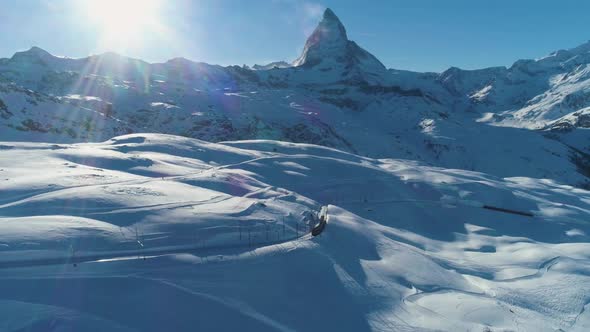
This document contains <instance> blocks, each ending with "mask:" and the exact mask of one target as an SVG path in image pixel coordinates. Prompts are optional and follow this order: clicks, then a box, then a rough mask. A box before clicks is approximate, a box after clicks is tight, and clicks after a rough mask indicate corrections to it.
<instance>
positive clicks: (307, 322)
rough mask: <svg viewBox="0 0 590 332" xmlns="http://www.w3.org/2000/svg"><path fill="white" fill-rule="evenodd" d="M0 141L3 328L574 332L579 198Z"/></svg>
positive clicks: (511, 181) (310, 163)
mask: <svg viewBox="0 0 590 332" xmlns="http://www.w3.org/2000/svg"><path fill="white" fill-rule="evenodd" d="M2 147H3V148H2V149H0V181H1V183H2V185H1V187H0V216H1V217H0V267H2V269H0V278H1V279H2V282H1V283H0V308H2V310H0V330H3V331H4V330H5V331H22V330H27V331H48V330H50V331H53V330H56V331H57V330H59V331H62V330H63V331H70V330H79V329H83V330H85V331H102V330H105V329H107V330H113V331H162V330H174V331H194V330H195V329H204V330H225V331H234V330H236V329H245V330H256V331H266V330H269V331H275V330H278V331H297V330H304V331H326V330H339V331H369V330H374V331H383V330H387V331H424V330H447V331H467V330H470V331H473V330H475V331H503V330H526V331H554V330H559V329H562V330H565V331H585V330H587V329H588V328H590V325H588V324H589V323H590V317H589V316H588V310H586V309H587V306H588V303H589V302H590V295H588V294H590V278H589V277H588V276H589V275H590V254H588V253H589V252H590V251H589V249H590V245H589V243H588V241H589V240H590V237H589V235H588V234H589V232H590V226H588V223H587V220H588V218H589V217H590V193H589V192H587V191H585V190H582V189H576V188H574V187H571V186H568V185H563V184H560V183H559V182H556V181H552V180H541V179H534V178H526V177H514V178H505V179H503V178H498V177H495V176H492V175H487V174H484V173H478V172H469V171H464V170H457V169H443V168H437V167H432V166H427V165H424V164H422V163H419V162H416V161H408V160H399V159H373V158H368V157H363V156H358V155H355V154H350V153H347V152H342V151H339V150H336V149H332V148H326V147H322V146H316V145H309V144H295V143H287V142H278V141H261V140H254V141H240V142H225V143H222V144H215V143H207V142H204V141H199V140H194V139H188V138H183V137H178V136H169V135H159V134H136V135H128V136H121V137H115V138H113V139H111V140H109V141H106V142H103V143H84V144H71V145H70V144H59V145H55V144H44V143H17V142H3V143H2ZM323 205H328V224H327V226H326V228H325V230H324V232H323V233H322V234H321V235H320V236H318V237H315V238H313V237H311V236H310V235H309V226H310V225H309V223H310V222H312V220H313V218H311V219H310V217H309V215H310V213H312V214H313V213H317V212H318V211H319V208H320V206H323ZM484 205H489V206H496V207H502V208H506V209H513V210H518V211H526V212H530V213H532V214H533V215H534V217H525V216H519V215H511V214H503V213H499V212H495V211H492V210H487V209H483V208H482V207H483V206H484ZM74 262H76V263H77V264H76V266H74V264H73V263H74Z"/></svg>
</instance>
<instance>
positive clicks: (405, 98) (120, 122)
mask: <svg viewBox="0 0 590 332" xmlns="http://www.w3.org/2000/svg"><path fill="white" fill-rule="evenodd" d="M433 56H434V55H433ZM589 128H590V42H589V43H586V44H584V45H581V46H579V47H577V48H574V49H570V50H561V51H557V52H554V53H552V54H550V55H548V56H546V57H544V58H541V59H538V60H519V61H517V62H516V63H514V64H513V65H512V66H511V67H510V68H505V67H494V68H486V69H481V70H462V69H459V68H450V69H448V70H446V71H444V72H443V73H416V72H410V71H403V70H394V69H387V68H386V67H385V66H384V65H383V64H382V63H381V62H380V61H379V60H378V59H377V58H376V57H375V56H373V55H372V54H370V53H369V52H367V51H366V50H364V49H363V48H361V47H360V46H359V45H357V44H356V43H355V42H353V41H351V40H349V39H348V37H347V33H346V29H345V27H344V25H343V24H342V23H341V22H340V20H339V19H338V17H337V16H336V15H335V14H334V12H332V11H331V10H330V9H328V10H326V12H325V13H324V17H323V19H322V21H321V22H320V23H319V25H318V27H317V28H316V30H315V31H314V32H313V33H312V35H311V36H310V37H309V39H308V40H307V42H306V44H305V48H304V50H303V53H302V54H301V56H300V57H299V58H298V59H297V60H295V61H294V62H293V63H292V64H289V63H286V62H284V61H279V62H274V63H271V64H269V65H262V66H254V67H253V68H249V67H246V66H243V67H242V66H228V67H222V66H217V65H209V64H205V63H198V62H192V61H189V60H187V59H183V58H176V59H172V60H170V61H168V62H166V63H155V64H150V63H147V62H145V61H142V60H138V59H132V58H128V57H124V56H121V55H118V54H115V53H106V54H101V55H94V56H90V57H87V58H82V59H71V58H64V57H56V56H53V55H51V54H49V53H48V52H46V51H44V50H42V49H40V48H38V47H33V48H31V49H30V50H28V51H25V52H19V53H16V54H15V55H14V56H13V57H12V58H9V59H0V140H4V141H44V142H54V143H61V142H86V141H90V142H96V141H104V140H107V139H109V138H111V137H113V136H117V135H121V134H127V133H139V132H154V133H166V134H175V135H182V136H187V137H192V138H199V139H203V140H207V141H213V142H219V141H228V140H242V139H272V140H282V141H291V142H300V143H313V144H320V145H325V146H329V147H335V148H339V149H342V150H346V151H350V152H354V153H357V154H360V155H365V156H370V157H377V158H404V159H413V160H418V161H421V162H423V163H426V164H430V165H436V166H441V167H446V168H458V169H468V170H477V171H482V172H487V173H491V174H494V175H497V176H501V177H517V176H528V177H537V178H547V179H552V180H556V181H559V182H563V183H568V184H573V185H576V186H581V187H589V186H590V178H589V176H590V149H589V147H590V131H589V130H590V129H589Z"/></svg>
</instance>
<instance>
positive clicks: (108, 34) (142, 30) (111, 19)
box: [78, 0, 161, 50]
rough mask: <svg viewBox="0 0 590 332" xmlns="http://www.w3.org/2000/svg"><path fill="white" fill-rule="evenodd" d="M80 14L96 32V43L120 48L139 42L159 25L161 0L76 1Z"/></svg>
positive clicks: (129, 46)
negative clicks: (98, 37)
mask: <svg viewBox="0 0 590 332" xmlns="http://www.w3.org/2000/svg"><path fill="white" fill-rule="evenodd" d="M78 4H79V6H82V8H81V9H82V11H83V12H84V16H85V17H86V18H87V20H88V23H90V24H92V25H93V26H94V27H95V28H96V29H97V30H98V32H99V35H100V41H99V43H100V46H102V47H107V48H111V49H117V50H122V49H123V50H124V49H128V48H131V47H134V46H141V43H142V42H143V40H144V39H145V38H146V36H149V35H150V34H152V33H157V32H158V31H157V30H158V27H159V25H160V5H161V0H86V1H79V2H78Z"/></svg>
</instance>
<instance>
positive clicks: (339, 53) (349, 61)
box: [293, 8, 385, 72]
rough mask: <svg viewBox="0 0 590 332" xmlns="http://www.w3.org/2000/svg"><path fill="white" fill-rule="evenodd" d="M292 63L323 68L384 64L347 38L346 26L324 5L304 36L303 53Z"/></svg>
mask: <svg viewBox="0 0 590 332" xmlns="http://www.w3.org/2000/svg"><path fill="white" fill-rule="evenodd" d="M293 65H294V66H302V67H306V68H311V67H316V66H318V65H319V66H321V69H322V70H323V71H326V70H331V69H335V68H336V67H341V68H342V67H344V68H347V69H351V68H352V67H355V66H358V65H362V67H363V68H362V69H363V71H365V70H367V71H370V72H377V71H383V70H385V66H383V64H381V62H379V60H377V58H375V57H374V56H373V55H371V54H370V53H369V52H367V51H365V50H364V49H362V48H361V47H359V46H358V45H357V44H356V43H355V42H353V41H350V40H348V36H347V34H346V28H345V27H344V25H343V24H342V22H341V21H340V19H339V18H338V16H336V14H334V12H333V11H332V10H331V9H330V8H328V9H326V11H325V12H324V16H323V18H322V20H321V21H320V23H319V24H318V26H317V27H316V28H315V30H314V31H313V33H312V34H311V36H309V38H308V39H307V42H306V43H305V47H304V49H303V53H302V54H301V56H300V57H299V58H298V59H297V60H295V62H293Z"/></svg>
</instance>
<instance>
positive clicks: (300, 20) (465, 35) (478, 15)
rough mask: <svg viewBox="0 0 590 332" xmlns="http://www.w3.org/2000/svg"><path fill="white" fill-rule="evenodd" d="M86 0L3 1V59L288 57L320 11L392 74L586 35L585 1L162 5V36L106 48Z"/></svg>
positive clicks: (268, 0)
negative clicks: (329, 12) (30, 55)
mask: <svg viewBox="0 0 590 332" xmlns="http://www.w3.org/2000/svg"><path fill="white" fill-rule="evenodd" d="M85 1H88V0H18V1H13V0H0V4H1V10H0V31H2V32H3V33H2V34H1V35H0V57H9V56H11V55H12V54H13V53H14V52H15V51H18V50H24V49H28V48H29V47H30V46H32V45H36V46H39V47H41V48H43V49H46V50H48V51H50V52H51V53H53V54H57V55H66V56H70V57H82V56H86V55H88V54H94V53H101V52H104V51H116V52H118V53H122V54H125V55H129V56H133V57H139V58H142V59H145V60H147V61H150V62H161V61H165V60H167V59H170V58H173V57H178V56H182V57H186V58H189V59H192V60H196V61H204V62H208V63H215V64H222V65H228V64H240V65H241V64H249V65H252V64H255V63H265V62H270V61H275V60H287V61H292V60H294V59H295V58H296V57H297V55H298V54H299V52H300V51H301V49H302V47H303V44H304V43H305V39H306V36H307V35H308V34H309V33H310V32H311V31H312V30H313V28H314V27H315V25H316V24H317V22H318V20H319V19H320V18H321V13H322V11H323V9H324V8H326V7H330V8H332V9H333V10H334V12H335V13H336V14H337V15H338V16H339V17H340V19H341V20H342V22H343V23H344V25H345V26H346V28H347V30H348V33H349V37H350V39H352V40H355V41H356V42H357V43H358V44H359V45H361V46H362V47H364V48H365V49H367V50H368V51H370V52H371V53H373V54H374V55H375V56H377V57H378V58H379V59H380V60H381V61H382V62H383V63H384V64H385V65H386V66H387V67H390V68H398V69H408V70H418V71H442V70H444V69H446V68H448V67H450V66H457V67H461V68H466V69H473V68H481V67H487V66H500V65H510V64H511V63H512V62H514V61H515V60H517V59H520V58H538V57H541V56H543V55H546V54H548V53H550V52H551V51H554V50H557V49H563V48H571V47H575V46H577V45H579V44H581V43H583V42H586V41H587V40H589V39H590V29H589V27H590V23H588V13H590V1H583V0H579V1H574V0H560V1H545V0H538V1H531V0H512V1H508V0H494V1H478V0H469V1H468V0H448V1H442V0H411V1H410V0H407V1H401V0H370V1H350V0H321V1H313V0H300V1H299V0H248V1H244V0H178V1H174V0H161V3H160V7H159V10H158V15H157V20H158V25H159V28H160V29H161V30H162V31H160V33H154V32H153V31H150V32H149V33H144V34H142V35H141V37H138V36H134V38H133V43H126V44H125V45H132V46H129V47H125V48H123V47H117V48H121V49H113V48H114V46H113V45H109V44H108V43H107V44H106V45H104V43H100V42H99V40H100V38H101V37H100V36H101V33H103V32H104V31H101V30H102V29H103V27H101V26H100V25H97V24H91V23H89V21H91V20H89V18H88V17H87V16H86V15H87V14H88V13H82V12H81V8H80V7H81V6H83V5H81V4H83V3H84V2H85ZM95 1H96V0H95ZM118 1H119V2H120V1H128V2H133V3H135V4H136V5H139V4H141V3H142V1H143V0H137V1H135V0H118ZM156 1H157V0H156Z"/></svg>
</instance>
